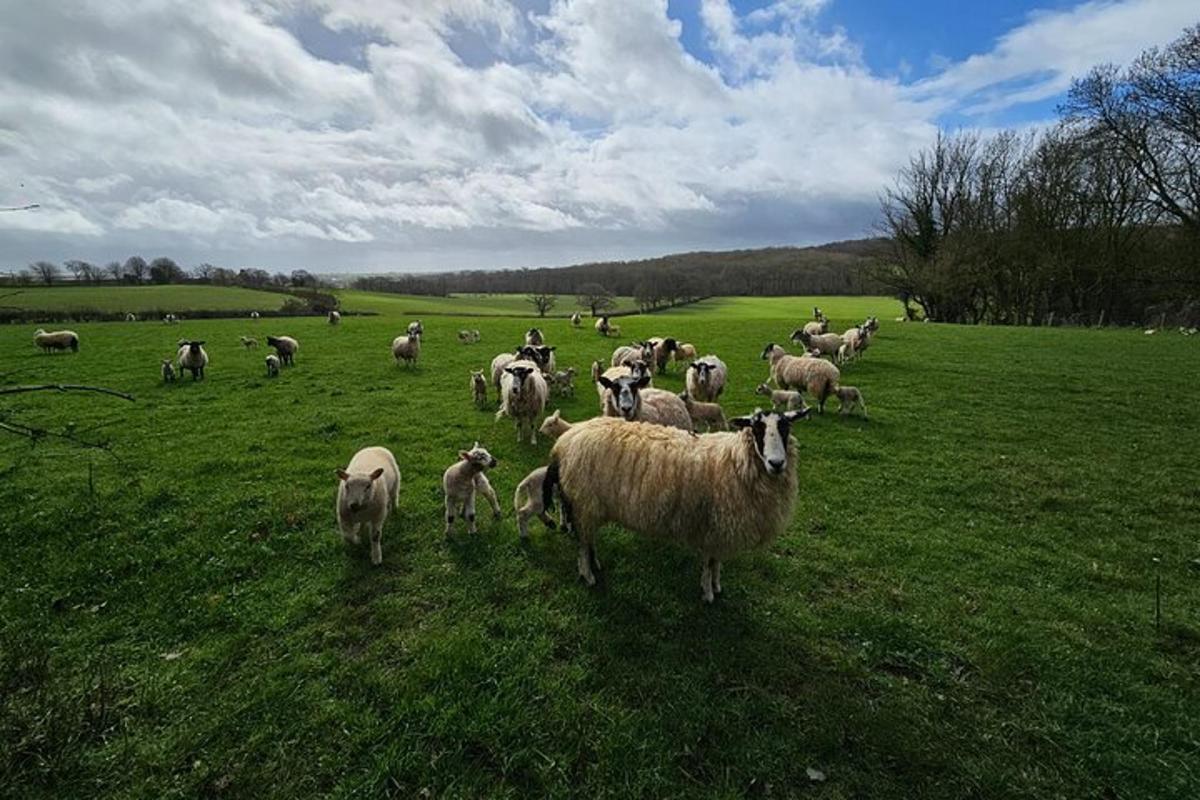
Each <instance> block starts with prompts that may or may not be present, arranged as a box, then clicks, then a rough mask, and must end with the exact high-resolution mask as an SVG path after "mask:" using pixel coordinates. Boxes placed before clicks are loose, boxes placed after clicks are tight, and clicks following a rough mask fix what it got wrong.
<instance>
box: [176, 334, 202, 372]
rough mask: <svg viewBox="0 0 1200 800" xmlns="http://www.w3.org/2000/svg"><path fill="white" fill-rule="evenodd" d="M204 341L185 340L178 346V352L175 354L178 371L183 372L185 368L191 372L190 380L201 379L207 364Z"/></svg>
mask: <svg viewBox="0 0 1200 800" xmlns="http://www.w3.org/2000/svg"><path fill="white" fill-rule="evenodd" d="M203 345H204V341H203V340H201V341H185V342H184V343H183V344H182V345H181V346H180V348H179V352H178V353H176V354H175V360H176V362H177V363H178V364H179V372H180V374H183V371H184V370H185V369H186V370H187V371H188V372H190V373H192V380H194V381H197V380H203V378H204V369H205V367H207V366H208V353H206V352H205V351H204V346H203Z"/></svg>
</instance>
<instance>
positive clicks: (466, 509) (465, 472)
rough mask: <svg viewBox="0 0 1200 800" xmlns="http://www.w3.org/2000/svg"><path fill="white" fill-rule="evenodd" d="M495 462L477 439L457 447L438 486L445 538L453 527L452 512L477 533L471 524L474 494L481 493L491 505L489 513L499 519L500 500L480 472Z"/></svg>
mask: <svg viewBox="0 0 1200 800" xmlns="http://www.w3.org/2000/svg"><path fill="white" fill-rule="evenodd" d="M497 463H498V462H497V461H496V459H495V458H493V457H492V454H491V453H489V452H488V451H487V450H485V449H484V448H483V447H480V445H479V442H476V443H475V445H474V446H473V447H472V448H471V449H470V450H459V451H458V461H456V462H454V463H453V464H451V465H450V466H449V467H447V468H446V471H445V472H444V473H442V489H443V491H444V492H445V493H446V537H447V538H449V536H450V533H451V531H452V530H453V527H454V513H455V512H456V511H457V512H458V515H459V516H461V517H463V518H465V519H466V520H467V524H468V525H469V526H470V532H471V533H478V528H476V527H475V494H476V492H478V493H480V494H482V495H483V496H484V498H486V499H487V501H488V503H489V504H491V506H492V514H493V515H495V517H496V519H500V501H499V500H497V499H496V492H495V491H494V490H493V489H492V484H491V483H490V482H489V481H488V479H487V476H486V475H484V471H485V470H489V469H491V468H492V467H494V466H496V464H497Z"/></svg>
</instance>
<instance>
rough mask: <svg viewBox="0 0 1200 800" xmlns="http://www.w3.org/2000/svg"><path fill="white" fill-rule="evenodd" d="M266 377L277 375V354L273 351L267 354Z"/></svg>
mask: <svg viewBox="0 0 1200 800" xmlns="http://www.w3.org/2000/svg"><path fill="white" fill-rule="evenodd" d="M267 377H268V378H278V377H279V356H277V355H275V354H274V353H271V354H270V355H268V356H267Z"/></svg>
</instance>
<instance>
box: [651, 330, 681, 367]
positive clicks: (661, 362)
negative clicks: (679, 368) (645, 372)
mask: <svg viewBox="0 0 1200 800" xmlns="http://www.w3.org/2000/svg"><path fill="white" fill-rule="evenodd" d="M646 341H647V343H648V344H649V345H650V346H651V347H652V348H654V358H653V360H652V362H651V363H653V364H654V370H655V372H657V373H658V374H659V375H661V374H663V373H664V372H666V371H667V364H668V363H670V361H671V356H673V355H674V354H675V351H676V350H678V349H679V342H677V341H676V340H675V339H674V338H672V337H670V336H668V337H666V338H663V337H661V336H651V337H650V338H649V339H647V340H646Z"/></svg>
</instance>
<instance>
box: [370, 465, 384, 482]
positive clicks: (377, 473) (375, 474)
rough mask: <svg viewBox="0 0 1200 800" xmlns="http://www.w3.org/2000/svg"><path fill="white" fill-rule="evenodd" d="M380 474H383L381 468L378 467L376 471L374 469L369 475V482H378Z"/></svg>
mask: <svg viewBox="0 0 1200 800" xmlns="http://www.w3.org/2000/svg"><path fill="white" fill-rule="evenodd" d="M382 474H383V467H379V468H378V469H376V470H375V471H374V472H372V473H371V480H373V481H377V480H379V476H380V475H382Z"/></svg>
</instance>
